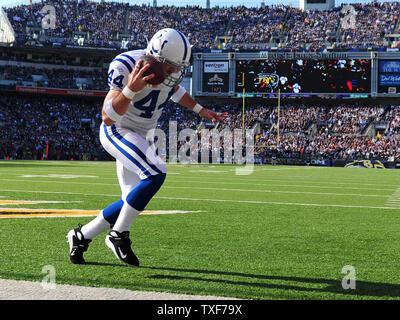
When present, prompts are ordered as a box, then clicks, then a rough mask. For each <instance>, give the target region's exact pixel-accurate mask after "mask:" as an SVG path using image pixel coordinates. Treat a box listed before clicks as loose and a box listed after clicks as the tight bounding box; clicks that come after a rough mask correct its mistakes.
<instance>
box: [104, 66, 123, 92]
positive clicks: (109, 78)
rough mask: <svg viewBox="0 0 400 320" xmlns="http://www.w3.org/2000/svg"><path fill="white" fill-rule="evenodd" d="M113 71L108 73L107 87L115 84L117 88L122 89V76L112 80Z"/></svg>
mask: <svg viewBox="0 0 400 320" xmlns="http://www.w3.org/2000/svg"><path fill="white" fill-rule="evenodd" d="M113 75H114V69H113V70H111V71H110V72H109V73H108V85H111V84H115V85H116V86H117V87H118V88H120V89H122V87H123V84H122V81H123V80H124V76H123V75H120V76H118V77H115V78H114V79H113Z"/></svg>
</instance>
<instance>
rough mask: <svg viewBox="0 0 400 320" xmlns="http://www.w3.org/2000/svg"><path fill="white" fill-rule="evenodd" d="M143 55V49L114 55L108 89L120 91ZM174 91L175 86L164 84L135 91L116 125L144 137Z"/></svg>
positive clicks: (109, 71)
mask: <svg viewBox="0 0 400 320" xmlns="http://www.w3.org/2000/svg"><path fill="white" fill-rule="evenodd" d="M143 55H145V50H132V51H128V52H125V53H121V54H120V55H118V56H116V57H115V59H114V60H113V61H112V62H111V63H110V67H109V69H108V85H109V87H110V89H113V90H118V91H122V89H123V88H124V87H125V86H126V85H127V83H128V78H129V74H130V73H131V72H132V71H133V69H134V68H135V64H136V61H138V60H139V58H140V57H141V56H143ZM174 92H175V88H171V87H168V86H166V85H164V84H160V85H159V86H158V87H157V88H152V87H145V88H144V89H143V90H141V91H139V92H137V93H136V95H135V96H134V98H133V100H132V102H131V103H130V104H129V107H128V110H127V112H126V113H125V114H124V115H123V117H122V119H121V121H120V122H119V123H118V124H117V126H118V127H121V128H126V129H129V130H132V131H134V132H136V133H138V134H139V135H140V136H142V137H143V138H144V139H146V135H147V133H148V131H149V130H151V129H154V128H156V126H157V121H158V119H159V118H160V116H161V114H162V109H163V107H164V105H165V104H166V103H167V101H168V100H169V99H170V98H171V96H172V95H173V94H174Z"/></svg>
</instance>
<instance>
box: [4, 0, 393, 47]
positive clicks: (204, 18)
mask: <svg viewBox="0 0 400 320" xmlns="http://www.w3.org/2000/svg"><path fill="white" fill-rule="evenodd" d="M46 4H49V5H52V6H54V8H55V10H56V19H57V24H56V28H55V29H47V30H42V29H41V28H40V25H41V19H42V18H43V14H41V13H40V10H41V9H42V7H43V6H44V5H46ZM354 8H355V11H356V14H357V16H356V17H357V19H356V25H355V28H344V27H343V26H342V25H341V19H342V18H343V15H344V14H343V13H342V12H341V9H342V7H341V6H338V7H335V8H334V9H332V10H329V11H317V10H307V11H302V10H300V9H298V8H292V7H291V6H283V5H279V6H276V5H275V6H274V5H272V6H263V7H259V8H246V7H243V6H238V7H229V8H218V7H216V8H210V9H204V8H201V7H195V6H193V7H175V6H160V7H152V6H148V5H142V6H138V5H129V4H125V3H120V2H100V3H99V2H92V1H86V0H85V1H79V2H78V1H74V0H68V1H62V2H60V1H54V0H46V1H43V3H34V4H31V5H20V6H17V7H11V8H7V10H6V11H7V15H8V17H9V20H10V21H11V23H12V25H13V27H14V30H15V32H16V33H17V39H18V41H20V42H21V43H27V42H30V43H31V42H34V43H36V44H38V43H39V44H41V45H51V44H52V43H53V42H54V41H56V42H59V43H62V44H64V45H71V44H72V45H80V44H85V45H88V46H95V47H96V46H97V47H115V48H121V45H122V42H121V41H122V40H124V41H127V43H126V44H125V46H126V48H138V47H143V46H145V45H146V43H147V39H150V37H151V36H152V35H153V34H154V33H155V31H157V30H159V29H160V28H163V27H172V28H177V29H179V30H181V31H182V32H184V33H185V34H187V35H188V37H189V39H190V40H191V42H192V44H194V46H195V47H196V48H197V49H198V50H212V49H237V50H253V49H261V48H262V49H266V50H270V49H271V48H279V50H287V51H323V50H326V49H327V48H330V49H331V48H336V49H338V48H339V49H341V50H354V48H358V49H362V48H369V47H391V46H393V45H395V43H394V42H393V41H388V40H387V37H386V36H389V35H391V34H394V33H398V31H399V27H400V25H399V16H400V4H399V3H398V2H397V1H393V2H384V3H377V2H370V3H366V4H355V5H354ZM50 40H51V41H50ZM80 41H81V42H80Z"/></svg>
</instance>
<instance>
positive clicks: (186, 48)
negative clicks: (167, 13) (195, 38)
mask: <svg viewBox="0 0 400 320" xmlns="http://www.w3.org/2000/svg"><path fill="white" fill-rule="evenodd" d="M176 32H178V33H179V35H180V36H181V38H182V41H183V44H184V45H185V51H184V53H183V60H182V61H186V56H187V52H188V46H187V43H186V39H185V36H184V35H183V34H182V33H181V32H180V31H178V30H176Z"/></svg>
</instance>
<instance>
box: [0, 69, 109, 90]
mask: <svg viewBox="0 0 400 320" xmlns="http://www.w3.org/2000/svg"><path fill="white" fill-rule="evenodd" d="M0 80H7V81H12V82H14V83H15V84H16V85H25V86H33V87H46V88H64V89H86V90H101V91H105V90H106V89H107V77H106V71H105V70H103V69H101V70H98V69H94V68H91V69H87V70H86V69H78V68H68V69H67V68H65V69H64V68H63V69H61V68H36V67H27V66H16V65H0Z"/></svg>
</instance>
